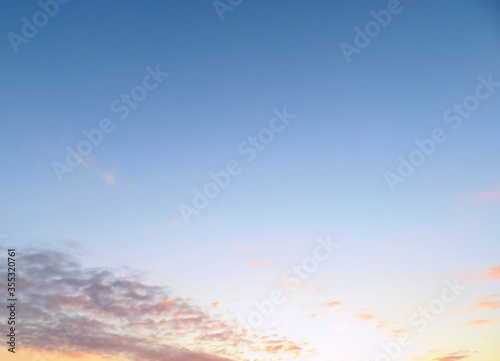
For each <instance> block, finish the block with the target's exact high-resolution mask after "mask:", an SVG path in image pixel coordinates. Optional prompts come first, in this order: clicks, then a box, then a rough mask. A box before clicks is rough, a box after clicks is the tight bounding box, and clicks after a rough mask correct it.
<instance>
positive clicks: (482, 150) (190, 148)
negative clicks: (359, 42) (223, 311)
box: [0, 0, 500, 360]
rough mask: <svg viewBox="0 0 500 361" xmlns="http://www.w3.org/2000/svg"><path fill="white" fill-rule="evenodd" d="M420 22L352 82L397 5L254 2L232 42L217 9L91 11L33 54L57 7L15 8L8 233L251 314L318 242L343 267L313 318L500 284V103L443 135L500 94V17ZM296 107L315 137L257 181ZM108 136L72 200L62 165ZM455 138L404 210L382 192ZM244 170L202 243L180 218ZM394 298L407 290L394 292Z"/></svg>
mask: <svg viewBox="0 0 500 361" xmlns="http://www.w3.org/2000/svg"><path fill="white" fill-rule="evenodd" d="M400 6H402V9H403V10H402V11H401V12H400V13H399V14H397V15H394V14H393V15H392V19H391V22H390V23H389V25H388V26H387V27H386V28H383V29H381V32H380V34H379V35H378V36H376V37H374V38H373V39H371V41H370V44H369V45H368V46H367V47H366V48H364V49H362V50H361V52H360V53H359V54H356V55H354V56H353V57H352V61H351V62H349V63H348V62H347V61H346V59H345V57H344V55H343V54H342V51H341V48H340V44H341V43H342V42H346V43H349V44H353V38H354V35H355V33H354V30H353V28H354V27H356V26H358V27H360V28H364V26H365V24H366V23H367V22H369V21H370V20H372V17H371V15H370V11H372V10H375V11H380V10H382V9H386V8H387V1H363V2H355V3H354V2H349V1H316V2H309V3H306V2H303V1H295V0H292V1H287V2H278V1H266V2H264V1H262V2H251V1H243V2H242V3H241V4H240V5H238V6H236V7H234V9H233V11H232V12H226V13H224V20H223V21H221V19H220V18H219V16H218V15H217V12H216V10H215V9H214V6H213V4H212V3H211V2H209V1H142V2H140V1H127V2H112V1H110V2H98V1H92V2H83V1H76V0H73V1H71V2H69V3H68V4H66V5H60V8H59V12H58V14H57V15H56V16H54V17H53V18H50V19H49V22H48V24H47V25H46V26H45V27H43V28H40V29H39V31H38V33H37V34H36V36H35V37H33V38H32V39H29V41H28V42H27V43H26V44H22V45H20V47H19V52H18V53H17V54H16V53H15V52H14V51H13V48H12V46H11V44H10V42H9V40H8V38H7V34H8V33H9V32H14V33H16V34H21V26H22V20H21V18H22V17H24V16H25V17H27V18H30V19H31V17H32V16H33V14H34V13H35V12H36V11H39V5H38V4H37V3H36V2H35V1H24V2H17V3H12V2H10V3H9V4H8V5H6V6H5V8H6V10H5V11H4V12H2V14H0V18H1V21H0V30H1V33H3V34H5V36H4V41H3V42H1V43H0V44H1V45H0V47H1V51H2V57H1V58H0V62H1V67H0V69H1V70H0V71H1V72H2V83H1V85H0V96H1V97H2V99H3V102H4V106H3V107H2V108H1V109H0V119H1V124H2V132H1V135H0V137H1V141H0V151H1V152H2V154H3V156H2V157H1V162H2V163H1V165H2V167H3V173H2V178H1V179H2V186H3V189H4V192H2V198H1V204H2V207H1V210H0V216H1V218H0V219H1V223H0V224H1V226H0V227H2V228H1V231H2V232H3V233H6V234H7V235H8V240H9V241H10V242H11V243H14V244H15V245H16V246H17V247H19V248H21V247H31V246H41V247H42V248H43V247H49V246H50V247H62V248H64V247H66V246H65V245H67V242H66V243H65V241H67V240H71V241H74V242H76V244H78V251H76V252H77V253H78V254H79V257H81V259H82V262H83V264H84V265H87V266H89V267H117V266H121V265H129V266H132V267H134V268H137V269H141V270H146V271H148V272H149V273H148V277H149V280H150V281H151V282H154V283H157V284H169V285H171V286H172V287H173V288H174V289H176V290H178V292H179V293H182V294H186V295H189V296H192V297H193V298H195V299H196V300H198V301H199V302H201V303H210V302H213V301H214V300H216V299H219V300H223V301H224V303H225V304H228V306H227V307H228V310H230V311H231V312H234V313H236V314H238V313H239V312H240V313H241V312H244V311H242V310H248V309H249V305H251V304H252V300H253V299H254V298H255V297H261V295H262V294H266V293H267V292H268V290H270V289H272V287H274V286H273V284H275V283H276V281H278V280H279V279H280V277H281V274H282V272H283V271H284V270H286V269H287V268H288V267H290V265H291V264H293V262H298V261H300V260H301V259H302V258H303V257H305V256H306V255H308V254H309V252H310V250H311V249H312V248H313V247H314V244H315V241H314V240H315V239H316V237H318V236H326V235H331V236H332V237H334V238H336V239H338V240H339V241H340V242H341V243H342V247H341V248H342V250H341V252H340V253H339V254H338V255H335V260H334V261H333V262H331V263H328V264H326V265H325V266H324V268H323V269H322V270H320V271H319V272H318V273H317V274H315V275H314V278H313V279H312V280H311V283H312V284H313V285H314V284H316V287H318V288H320V289H322V291H321V292H319V294H314V295H307V296H304V297H305V298H304V301H302V299H301V298H300V297H299V298H294V300H293V302H294V303H295V302H296V303H297V307H298V308H300V307H306V306H305V305H306V304H307V305H309V306H311V305H313V304H321V303H322V302H323V301H321V297H325V298H336V297H337V296H335V294H337V292H338V293H340V294H341V295H344V294H345V297H346V298H349V299H350V300H351V302H353V303H362V302H359V299H360V297H361V294H362V293H363V292H357V291H355V290H353V289H352V285H353V284H356V285H359V287H361V288H363V289H370V285H371V284H373V282H375V283H374V287H376V288H378V289H379V291H380V292H382V291H381V290H383V291H384V292H385V294H387V295H389V294H390V295H392V294H394V297H396V295H397V296H399V297H401V299H402V300H404V302H410V301H409V300H415V299H417V298H418V299H420V296H421V295H422V293H423V292H429V293H431V292H432V291H431V290H432V289H434V288H435V287H438V286H439V285H440V282H441V280H442V279H444V278H445V277H448V276H449V275H454V274H462V275H463V274H466V273H471V274H472V273H480V272H483V271H484V270H485V269H488V268H490V267H494V266H496V265H497V262H498V259H497V258H498V257H497V255H498V252H499V250H500V249H499V246H498V244H499V243H498V235H499V231H500V229H499V227H498V222H497V220H498V216H499V215H500V211H499V208H498V204H499V203H498V201H499V199H500V196H499V191H500V172H499V170H498V167H497V166H496V163H495V159H496V155H497V154H499V151H500V143H499V142H498V139H497V138H498V136H497V134H498V130H499V125H498V119H499V115H500V106H499V104H500V103H499V101H498V99H499V97H500V94H499V93H500V92H499V91H498V90H496V91H493V93H492V94H491V96H490V97H489V98H488V99H486V100H484V101H481V102H480V105H479V107H478V109H477V111H474V112H473V113H472V114H471V116H470V117H469V118H468V119H466V120H464V122H463V125H462V126H461V127H460V128H459V129H456V130H453V129H452V128H451V126H450V124H449V123H446V122H445V121H444V120H443V113H444V112H445V111H446V110H447V109H448V108H451V107H452V106H453V105H454V104H455V103H462V101H463V100H464V99H465V98H466V97H468V96H471V95H474V90H475V89H476V87H477V86H478V84H480V82H479V81H478V78H479V77H481V76H482V77H484V78H487V77H488V76H491V77H492V78H493V79H495V80H496V81H500V69H499V65H498V64H500V44H499V42H498V38H499V35H500V25H499V24H500V23H499V22H498V16H499V11H500V8H499V6H498V4H497V3H496V2H495V1H493V0H492V1H481V2H472V1H465V0H458V1H451V0H446V1H439V2H433V1H402V2H401V5H400ZM158 64H159V67H160V69H161V70H162V71H165V72H168V73H169V75H168V77H166V78H165V79H164V80H163V82H162V83H161V84H159V85H158V87H157V88H156V89H154V90H151V91H149V92H148V94H147V97H146V99H145V100H144V101H143V102H141V103H139V105H138V107H137V108H136V109H133V110H132V111H131V112H130V116H128V117H126V119H123V120H120V119H118V116H117V114H116V113H113V111H112V110H111V108H110V107H111V104H112V103H113V101H114V100H115V99H117V98H119V97H120V96H121V94H129V93H130V91H131V89H133V88H134V87H135V86H137V85H140V84H141V83H142V80H143V78H144V76H145V75H147V74H148V72H147V70H146V67H148V66H149V67H152V68H154V67H156V66H157V65H158ZM284 107H286V109H287V111H288V112H289V113H291V114H294V115H296V118H295V119H294V120H293V121H292V122H291V124H290V125H289V126H288V127H286V129H285V130H284V131H282V132H280V133H277V134H275V138H274V140H273V141H272V142H271V143H270V144H269V145H268V146H267V147H266V149H265V150H263V151H262V152H259V153H258V156H257V157H256V159H255V160H253V161H251V162H248V161H246V160H245V157H244V156H242V155H241V154H240V153H239V152H238V145H239V144H240V143H241V142H243V141H245V140H246V139H247V138H248V137H249V136H252V135H256V134H257V133H258V132H259V131H260V130H261V129H262V128H264V127H267V126H269V122H270V120H271V118H272V117H273V116H274V114H273V109H278V110H283V109H284ZM103 118H109V119H112V121H113V124H114V125H115V127H116V128H115V130H114V131H113V132H112V133H111V134H106V135H104V139H103V142H102V144H101V145H99V146H98V147H95V148H94V149H93V151H92V153H91V154H90V155H89V157H88V159H87V160H86V164H85V165H80V166H78V167H77V168H76V169H75V170H74V171H73V172H71V173H67V174H65V175H64V177H63V181H62V182H59V181H58V179H57V177H56V175H55V174H54V172H53V168H52V164H53V162H54V161H57V162H63V161H64V158H65V156H66V150H65V148H66V147H67V146H70V147H73V148H74V147H76V145H77V144H78V142H79V141H81V140H82V139H84V138H83V135H82V130H83V129H92V128H96V127H98V125H99V121H100V120H101V119H103ZM435 128H442V129H443V130H444V133H445V134H446V136H447V140H446V142H444V143H443V144H439V145H437V149H436V151H435V152H434V153H433V154H432V155H430V156H429V157H427V158H426V159H425V162H424V163H423V165H421V166H418V167H416V170H415V172H414V174H412V175H411V176H410V177H408V179H406V180H405V182H404V183H402V184H399V185H398V186H397V187H396V190H395V191H394V192H392V191H391V189H390V187H388V184H387V182H386V180H385V178H384V172H386V171H391V172H396V171H397V168H398V164H399V161H398V157H399V156H404V157H408V155H409V154H410V152H412V151H413V150H414V149H416V146H415V144H414V141H415V139H424V138H428V137H430V135H431V133H432V131H433V130H434V129H435ZM231 160H237V161H238V162H239V164H240V165H241V167H242V172H241V174H239V175H237V176H234V177H233V178H232V180H231V183H230V185H229V186H228V187H227V188H226V189H223V190H222V191H221V192H220V194H219V195H218V196H217V197H216V198H214V199H212V200H211V201H210V204H209V206H208V207H207V208H205V209H203V210H201V211H200V214H198V215H196V216H193V217H192V218H191V222H190V223H189V224H186V223H185V222H184V221H183V219H182V215H181V214H180V213H179V205H180V204H183V203H184V204H189V203H190V202H191V200H192V198H193V188H195V187H197V188H200V189H201V188H202V187H203V186H204V185H205V184H206V183H207V182H209V181H210V178H209V175H208V174H209V172H211V171H213V172H217V171H220V170H222V169H224V168H225V166H226V164H227V162H228V161H231ZM73 251H74V250H73ZM248 262H255V264H256V265H259V266H258V267H248ZM423 265H425V266H424V267H423ZM398 273H401V274H404V275H407V276H408V277H407V278H406V279H401V278H399V277H396V276H395V274H398ZM201 275H202V276H203V277H205V278H206V281H203V282H200V276H201ZM333 275H335V276H333ZM391 275H392V276H391ZM332 277H333V279H338V281H335V282H338V284H337V283H335V285H336V286H331V285H330V280H331V279H332ZM372 277H373V278H375V279H376V281H373V279H372ZM391 277H395V279H394V283H390V285H394V287H385V286H384V285H383V283H380V282H381V280H383V279H390V278H391ZM408 284H412V285H413V287H410V286H408ZM430 285H432V286H430ZM436 285H437V286H436ZM335 287H338V288H335ZM433 287H434V288H433ZM349 292H351V293H349ZM373 292H375V291H373ZM479 294H480V292H479V291H478V295H479ZM308 297H309V298H308ZM374 297H375V296H374ZM478 297H479V296H478ZM375 298H376V297H375ZM306 300H307V302H306ZM356 300H358V301H356ZM402 302H403V301H402ZM372 303H373V304H375V305H378V306H380V303H382V301H380V300H375V299H374V300H373V302H372ZM311 307H312V306H311ZM359 307H362V306H361V305H359ZM391 307H392V306H391ZM286 312H288V314H286V315H287V316H283V317H284V318H285V319H286V318H287V317H288V315H294V312H297V311H296V310H295V309H294V308H293V307H291V306H290V309H288V310H287V311H286ZM269 322H270V324H272V321H269ZM276 322H278V321H276ZM497 328H498V327H497ZM321 330H322V329H321ZM294 332H295V331H294ZM297 333H299V332H297ZM318 333H320V331H318V329H316V331H314V332H313V331H311V332H310V334H311V335H312V334H314V335H315V336H314V337H315V338H316V339H318V340H319V339H320V338H321V337H320V336H318ZM305 337H307V332H306V336H305ZM345 352H347V351H345ZM345 355H346V356H345V357H346V359H348V358H349V357H350V356H349V354H348V353H346V354H345ZM323 356H324V355H322V356H321V357H323ZM484 360H486V358H484Z"/></svg>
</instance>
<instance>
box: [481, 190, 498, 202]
mask: <svg viewBox="0 0 500 361" xmlns="http://www.w3.org/2000/svg"><path fill="white" fill-rule="evenodd" d="M479 197H481V198H483V199H486V200H490V201H495V200H499V199H500V190H495V191H491V192H484V193H481V194H479Z"/></svg>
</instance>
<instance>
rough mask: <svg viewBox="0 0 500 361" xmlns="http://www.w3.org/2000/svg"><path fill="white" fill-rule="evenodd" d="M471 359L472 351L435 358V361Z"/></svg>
mask: <svg viewBox="0 0 500 361" xmlns="http://www.w3.org/2000/svg"><path fill="white" fill-rule="evenodd" d="M469 357H470V351H468V350H465V351H458V352H453V353H450V354H447V355H444V356H439V357H436V358H434V359H433V360H434V361H459V360H463V359H466V358H469Z"/></svg>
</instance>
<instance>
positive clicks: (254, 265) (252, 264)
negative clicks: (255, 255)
mask: <svg viewBox="0 0 500 361" xmlns="http://www.w3.org/2000/svg"><path fill="white" fill-rule="evenodd" d="M247 267H249V268H261V267H264V262H261V261H248V262H247Z"/></svg>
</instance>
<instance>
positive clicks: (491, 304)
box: [476, 301, 500, 310]
mask: <svg viewBox="0 0 500 361" xmlns="http://www.w3.org/2000/svg"><path fill="white" fill-rule="evenodd" d="M476 308H477V309H478V310H484V309H493V308H500V301H479V302H478V304H477V307H476Z"/></svg>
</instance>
